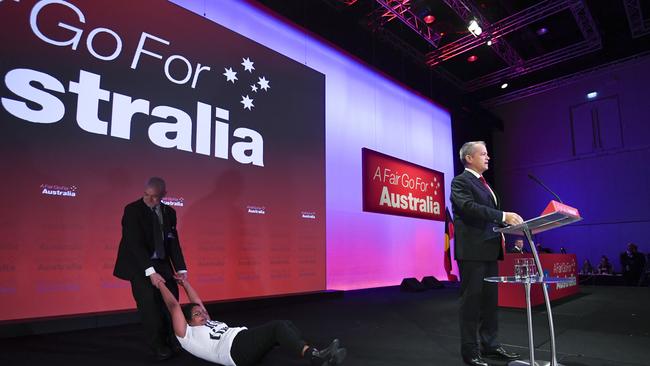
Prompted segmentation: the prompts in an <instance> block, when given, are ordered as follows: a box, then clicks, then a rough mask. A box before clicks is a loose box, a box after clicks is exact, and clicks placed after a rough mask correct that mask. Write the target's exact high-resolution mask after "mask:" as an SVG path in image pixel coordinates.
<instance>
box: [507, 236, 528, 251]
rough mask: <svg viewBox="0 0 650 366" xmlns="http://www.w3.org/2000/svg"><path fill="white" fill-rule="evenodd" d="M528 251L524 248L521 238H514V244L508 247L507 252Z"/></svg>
mask: <svg viewBox="0 0 650 366" xmlns="http://www.w3.org/2000/svg"><path fill="white" fill-rule="evenodd" d="M527 252H528V251H527V250H526V248H524V240H523V239H517V240H515V244H514V245H513V246H512V248H510V250H509V251H508V253H513V254H521V253H527Z"/></svg>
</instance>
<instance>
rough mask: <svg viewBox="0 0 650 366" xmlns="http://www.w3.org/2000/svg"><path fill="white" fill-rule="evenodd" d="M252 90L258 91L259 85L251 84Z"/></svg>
mask: <svg viewBox="0 0 650 366" xmlns="http://www.w3.org/2000/svg"><path fill="white" fill-rule="evenodd" d="M251 90H252V91H254V92H255V93H257V87H256V86H255V84H253V85H251Z"/></svg>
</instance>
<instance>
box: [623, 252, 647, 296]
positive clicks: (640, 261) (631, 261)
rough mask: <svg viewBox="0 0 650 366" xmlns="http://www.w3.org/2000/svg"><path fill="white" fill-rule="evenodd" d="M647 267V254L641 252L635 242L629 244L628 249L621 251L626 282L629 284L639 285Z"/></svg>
mask: <svg viewBox="0 0 650 366" xmlns="http://www.w3.org/2000/svg"><path fill="white" fill-rule="evenodd" d="M644 268H645V256H644V255H643V254H642V253H639V250H638V248H637V246H636V244H634V243H629V244H628V245H627V250H626V251H625V252H623V253H621V269H622V270H623V277H624V278H625V284H626V285H628V286H637V285H638V284H639V280H640V279H641V274H642V273H643V271H644Z"/></svg>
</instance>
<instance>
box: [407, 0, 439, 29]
mask: <svg viewBox="0 0 650 366" xmlns="http://www.w3.org/2000/svg"><path fill="white" fill-rule="evenodd" d="M411 12H413V14H415V16H416V17H418V18H420V19H422V20H423V21H424V22H425V23H426V24H431V23H433V22H435V21H436V17H435V16H434V15H433V11H432V10H431V7H430V6H429V5H428V4H427V2H426V1H424V0H420V1H417V0H416V1H413V3H412V4H411Z"/></svg>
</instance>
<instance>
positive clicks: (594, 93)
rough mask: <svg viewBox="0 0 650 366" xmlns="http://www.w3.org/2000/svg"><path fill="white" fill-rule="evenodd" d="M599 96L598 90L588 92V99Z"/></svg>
mask: <svg viewBox="0 0 650 366" xmlns="http://www.w3.org/2000/svg"><path fill="white" fill-rule="evenodd" d="M597 96H598V92H595V91H592V92H589V93H587V98H588V99H594V98H596V97H597Z"/></svg>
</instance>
